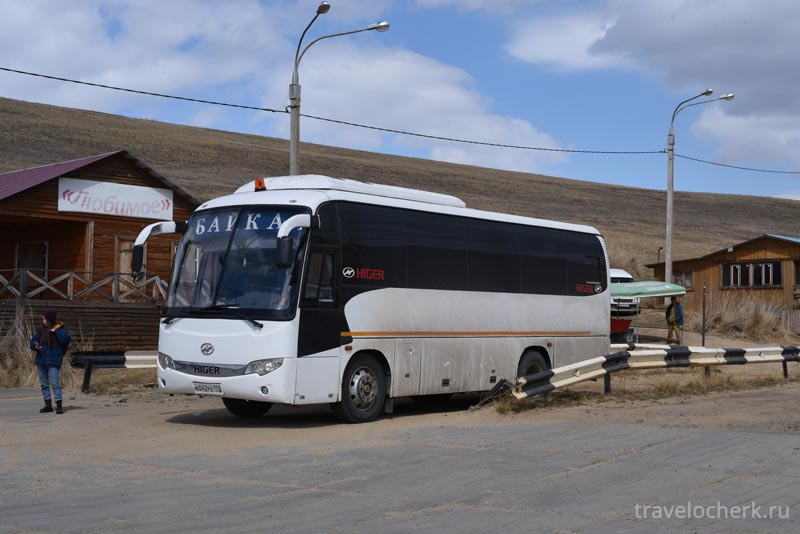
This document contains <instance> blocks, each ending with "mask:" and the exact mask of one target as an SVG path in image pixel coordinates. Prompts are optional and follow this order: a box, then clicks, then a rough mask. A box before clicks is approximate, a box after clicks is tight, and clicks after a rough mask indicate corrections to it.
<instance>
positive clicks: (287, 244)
mask: <svg viewBox="0 0 800 534" xmlns="http://www.w3.org/2000/svg"><path fill="white" fill-rule="evenodd" d="M292 260H293V258H292V238H291V237H289V236H284V237H279V238H278V245H277V250H276V251H275V263H276V264H277V265H278V267H280V268H281V269H288V268H289V267H291V266H292V263H294V262H293V261H292Z"/></svg>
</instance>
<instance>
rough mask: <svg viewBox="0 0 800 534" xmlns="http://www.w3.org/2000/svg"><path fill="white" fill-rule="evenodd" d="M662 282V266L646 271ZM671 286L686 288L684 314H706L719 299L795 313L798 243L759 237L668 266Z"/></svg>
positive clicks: (799, 281)
mask: <svg viewBox="0 0 800 534" xmlns="http://www.w3.org/2000/svg"><path fill="white" fill-rule="evenodd" d="M647 267H650V268H652V269H653V270H654V273H655V278H656V279H657V280H664V263H663V262H662V263H652V264H649V265H647ZM672 272H673V278H674V282H675V283H676V284H680V285H682V286H684V287H685V288H686V302H685V303H684V308H685V309H687V310H691V311H695V312H700V311H702V305H703V302H702V299H703V284H704V282H705V286H706V310H707V311H712V312H713V311H714V310H716V309H717V307H718V305H719V303H720V302H721V299H725V298H733V297H744V298H743V300H745V298H747V297H752V298H754V299H755V300H757V301H758V302H762V303H769V304H774V305H776V306H779V307H781V308H783V309H784V310H792V309H797V308H800V238H794V237H785V236H780V235H772V234H764V235H761V236H759V237H756V238H753V239H750V240H749V241H744V242H743V243H739V244H737V245H730V246H728V247H726V248H724V249H722V250H718V251H716V252H712V253H711V254H708V255H706V256H703V257H700V258H692V259H687V260H678V261H673V262H672Z"/></svg>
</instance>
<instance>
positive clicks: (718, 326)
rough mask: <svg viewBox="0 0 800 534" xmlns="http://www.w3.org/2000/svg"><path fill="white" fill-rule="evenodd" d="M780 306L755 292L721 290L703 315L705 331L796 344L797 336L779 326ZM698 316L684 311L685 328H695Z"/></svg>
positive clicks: (699, 320)
mask: <svg viewBox="0 0 800 534" xmlns="http://www.w3.org/2000/svg"><path fill="white" fill-rule="evenodd" d="M781 310H782V306H781V305H780V303H779V302H778V301H773V300H769V299H767V298H766V297H763V296H759V295H752V294H749V295H739V294H736V293H733V294H730V293H723V294H722V296H721V298H720V300H719V302H718V303H717V305H716V310H715V311H714V312H713V313H710V314H709V315H708V316H707V317H706V332H707V333H711V334H716V335H719V336H722V337H729V338H737V339H746V340H748V341H754V342H766V343H771V344H785V345H797V344H798V343H800V337H798V336H796V335H794V334H793V333H791V332H789V331H787V330H785V329H784V328H783V327H781V315H780V314H781ZM701 327H702V316H701V315H700V314H696V313H687V315H686V328H687V329H689V330H694V331H697V332H699V331H700V329H701Z"/></svg>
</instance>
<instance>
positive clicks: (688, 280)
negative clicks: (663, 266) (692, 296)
mask: <svg viewBox="0 0 800 534" xmlns="http://www.w3.org/2000/svg"><path fill="white" fill-rule="evenodd" d="M693 275H694V273H692V272H691V271H689V272H683V273H675V275H674V277H673V278H674V281H675V283H676V284H678V285H679V286H683V287H685V288H686V289H691V288H692V281H693V278H694V276H693Z"/></svg>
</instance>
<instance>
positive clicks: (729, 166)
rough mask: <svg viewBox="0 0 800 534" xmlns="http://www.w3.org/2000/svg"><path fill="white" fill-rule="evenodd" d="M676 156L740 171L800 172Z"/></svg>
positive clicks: (799, 172)
mask: <svg viewBox="0 0 800 534" xmlns="http://www.w3.org/2000/svg"><path fill="white" fill-rule="evenodd" d="M675 156H676V157H679V158H683V159H688V160H691V161H697V162H699V163H706V164H708V165H716V166H717V167H727V168H729V169H738V170H740V171H754V172H771V173H774V174H800V171H773V170H771V169H754V168H753V167H740V166H739V165H728V164H727V163H719V162H718V161H708V160H704V159H699V158H693V157H691V156H684V155H682V154H675Z"/></svg>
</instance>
